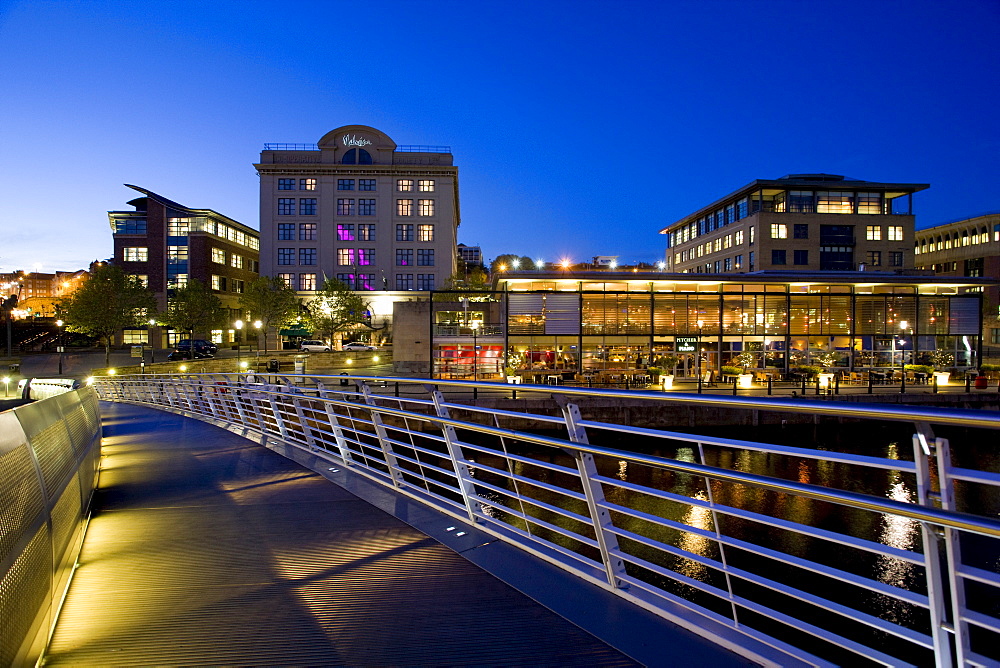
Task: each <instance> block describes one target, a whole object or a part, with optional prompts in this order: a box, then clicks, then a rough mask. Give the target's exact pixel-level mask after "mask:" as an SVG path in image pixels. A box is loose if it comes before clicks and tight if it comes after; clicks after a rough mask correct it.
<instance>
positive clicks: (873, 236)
mask: <svg viewBox="0 0 1000 668" xmlns="http://www.w3.org/2000/svg"><path fill="white" fill-rule="evenodd" d="M865 239H867V240H868V241H881V240H882V228H881V227H879V226H878V225H866V226H865Z"/></svg>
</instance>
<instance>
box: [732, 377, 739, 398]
mask: <svg viewBox="0 0 1000 668" xmlns="http://www.w3.org/2000/svg"><path fill="white" fill-rule="evenodd" d="M737 382H738V381H737V379H736V378H733V396H734V397H735V396H736V387H737Z"/></svg>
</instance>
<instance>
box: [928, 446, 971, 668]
mask: <svg viewBox="0 0 1000 668" xmlns="http://www.w3.org/2000/svg"><path fill="white" fill-rule="evenodd" d="M935 450H936V451H937V465H938V484H939V485H940V490H941V495H940V497H941V507H942V508H944V509H945V510H955V511H957V510H958V508H957V506H956V504H955V483H954V481H953V480H952V478H951V468H952V467H951V444H950V443H949V441H948V439H946V438H938V439H937V441H936V447H935ZM944 546H945V554H946V555H947V559H948V580H949V585H950V589H951V624H952V629H953V631H952V632H953V633H954V634H955V663H956V665H959V666H964V665H966V660H967V659H968V658H969V657H970V656H971V654H970V651H971V648H970V647H969V625H968V622H966V621H965V616H966V615H965V611H966V606H965V581H964V580H963V579H962V578H961V577H960V576H959V575H958V571H959V570H960V568H961V566H962V549H961V544H960V542H959V533H958V530H957V529H953V528H950V527H948V528H945V530H944Z"/></svg>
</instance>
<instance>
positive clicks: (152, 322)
mask: <svg viewBox="0 0 1000 668" xmlns="http://www.w3.org/2000/svg"><path fill="white" fill-rule="evenodd" d="M154 327H156V320H154V319H153V318H150V319H149V330H148V334H149V336H148V337H147V338H149V363H150V364H152V363H154V362H155V361H156V360H154V359H153V350H154V349H155V348H156V345H155V344H154V342H153V328H154Z"/></svg>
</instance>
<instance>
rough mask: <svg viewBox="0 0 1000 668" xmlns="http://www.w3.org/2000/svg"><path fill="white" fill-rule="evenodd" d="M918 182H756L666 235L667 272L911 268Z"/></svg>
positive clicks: (834, 178) (833, 178) (799, 178)
mask: <svg viewBox="0 0 1000 668" xmlns="http://www.w3.org/2000/svg"><path fill="white" fill-rule="evenodd" d="M928 187H929V186H928V185H927V184H919V183H883V182H876V181H862V180H860V179H854V178H850V177H845V176H839V175H835V174H790V175H788V176H784V177H782V178H780V179H773V180H757V181H753V182H752V183H749V184H747V185H746V186H743V187H742V188H739V189H738V190H735V191H733V192H731V193H729V194H728V195H726V196H724V197H722V198H720V199H718V200H716V201H715V202H713V203H711V204H709V205H707V206H704V207H701V208H700V209H698V210H697V211H695V212H693V213H691V214H689V215H687V216H685V217H684V218H682V219H680V220H678V221H677V222H674V223H671V224H670V225H668V226H666V227H664V228H663V229H661V230H660V233H661V234H665V235H667V237H668V242H667V254H666V258H665V261H666V265H667V266H666V268H667V269H668V270H670V271H677V272H684V273H709V274H720V273H726V274H729V273H742V272H753V271H758V270H762V269H763V270H771V269H786V268H794V269H795V270H800V271H816V270H818V271H855V270H876V271H881V270H885V269H888V270H892V271H902V272H906V271H909V270H912V269H913V243H912V242H913V229H914V216H913V206H912V196H913V193H915V192H918V191H920V190H924V189H926V188H928Z"/></svg>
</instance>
